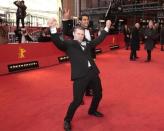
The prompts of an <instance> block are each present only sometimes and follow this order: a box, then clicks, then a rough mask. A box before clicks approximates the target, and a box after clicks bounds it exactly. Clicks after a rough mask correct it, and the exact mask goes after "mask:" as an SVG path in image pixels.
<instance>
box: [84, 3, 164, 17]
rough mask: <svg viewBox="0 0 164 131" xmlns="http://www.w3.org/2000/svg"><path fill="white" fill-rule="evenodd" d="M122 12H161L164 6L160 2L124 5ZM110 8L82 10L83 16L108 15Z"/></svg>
mask: <svg viewBox="0 0 164 131" xmlns="http://www.w3.org/2000/svg"><path fill="white" fill-rule="evenodd" d="M121 7H122V12H123V13H131V12H143V11H150V10H153V11H159V10H164V5H160V4H159V2H151V3H140V4H129V5H122V6H121ZM107 9H108V7H99V8H88V9H85V10H82V11H81V13H82V14H88V15H96V14H104V13H106V11H107ZM111 12H112V13H117V12H116V11H112V10H111Z"/></svg>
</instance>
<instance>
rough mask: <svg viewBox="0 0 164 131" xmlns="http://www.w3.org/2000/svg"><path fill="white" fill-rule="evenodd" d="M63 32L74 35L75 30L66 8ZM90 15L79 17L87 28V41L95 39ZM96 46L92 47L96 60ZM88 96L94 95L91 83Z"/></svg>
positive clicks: (87, 91)
mask: <svg viewBox="0 0 164 131" xmlns="http://www.w3.org/2000/svg"><path fill="white" fill-rule="evenodd" d="M62 22H63V34H64V35H67V36H70V37H72V31H73V20H71V19H70V11H69V10H66V9H65V10H64V14H63V21H62ZM89 24H90V22H89V16H88V15H86V14H83V15H81V16H80V17H79V25H80V26H82V27H83V28H84V29H85V33H84V35H85V36H84V39H85V40H87V41H91V40H93V39H94V31H93V29H92V28H89ZM95 50H96V49H95V47H92V48H91V56H92V58H93V59H94V60H95V59H96V51H95ZM86 96H92V85H89V86H88V87H87V88H86Z"/></svg>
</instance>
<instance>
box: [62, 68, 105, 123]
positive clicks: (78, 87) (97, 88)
mask: <svg viewBox="0 0 164 131" xmlns="http://www.w3.org/2000/svg"><path fill="white" fill-rule="evenodd" d="M88 84H91V85H92V86H93V87H92V89H93V98H92V102H91V105H90V108H89V111H88V112H94V111H96V110H97V108H98V105H99V102H100V100H101V98H102V86H101V81H100V78H99V76H98V75H97V74H95V73H94V70H92V69H91V70H89V72H88V75H87V76H86V77H84V78H80V79H77V80H75V81H74V83H73V101H72V102H71V104H70V105H69V108H68V111H67V113H66V116H65V118H64V120H66V121H71V120H72V118H73V116H74V114H75V112H76V110H77V108H78V107H79V106H80V104H81V102H82V99H83V96H84V93H85V91H86V88H87V86H88Z"/></svg>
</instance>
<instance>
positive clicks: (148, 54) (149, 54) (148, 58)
mask: <svg viewBox="0 0 164 131" xmlns="http://www.w3.org/2000/svg"><path fill="white" fill-rule="evenodd" d="M147 60H148V61H150V60H151V50H147Z"/></svg>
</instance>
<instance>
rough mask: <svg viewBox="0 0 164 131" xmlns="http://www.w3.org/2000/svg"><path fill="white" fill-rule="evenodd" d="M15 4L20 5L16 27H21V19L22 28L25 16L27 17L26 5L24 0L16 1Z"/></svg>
mask: <svg viewBox="0 0 164 131" xmlns="http://www.w3.org/2000/svg"><path fill="white" fill-rule="evenodd" d="M14 4H15V5H16V6H17V7H18V9H17V12H16V28H17V29H18V28H19V21H20V20H21V23H22V28H24V18H25V17H26V9H27V7H26V5H25V4H24V1H23V0H22V1H19V0H17V1H14Z"/></svg>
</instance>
